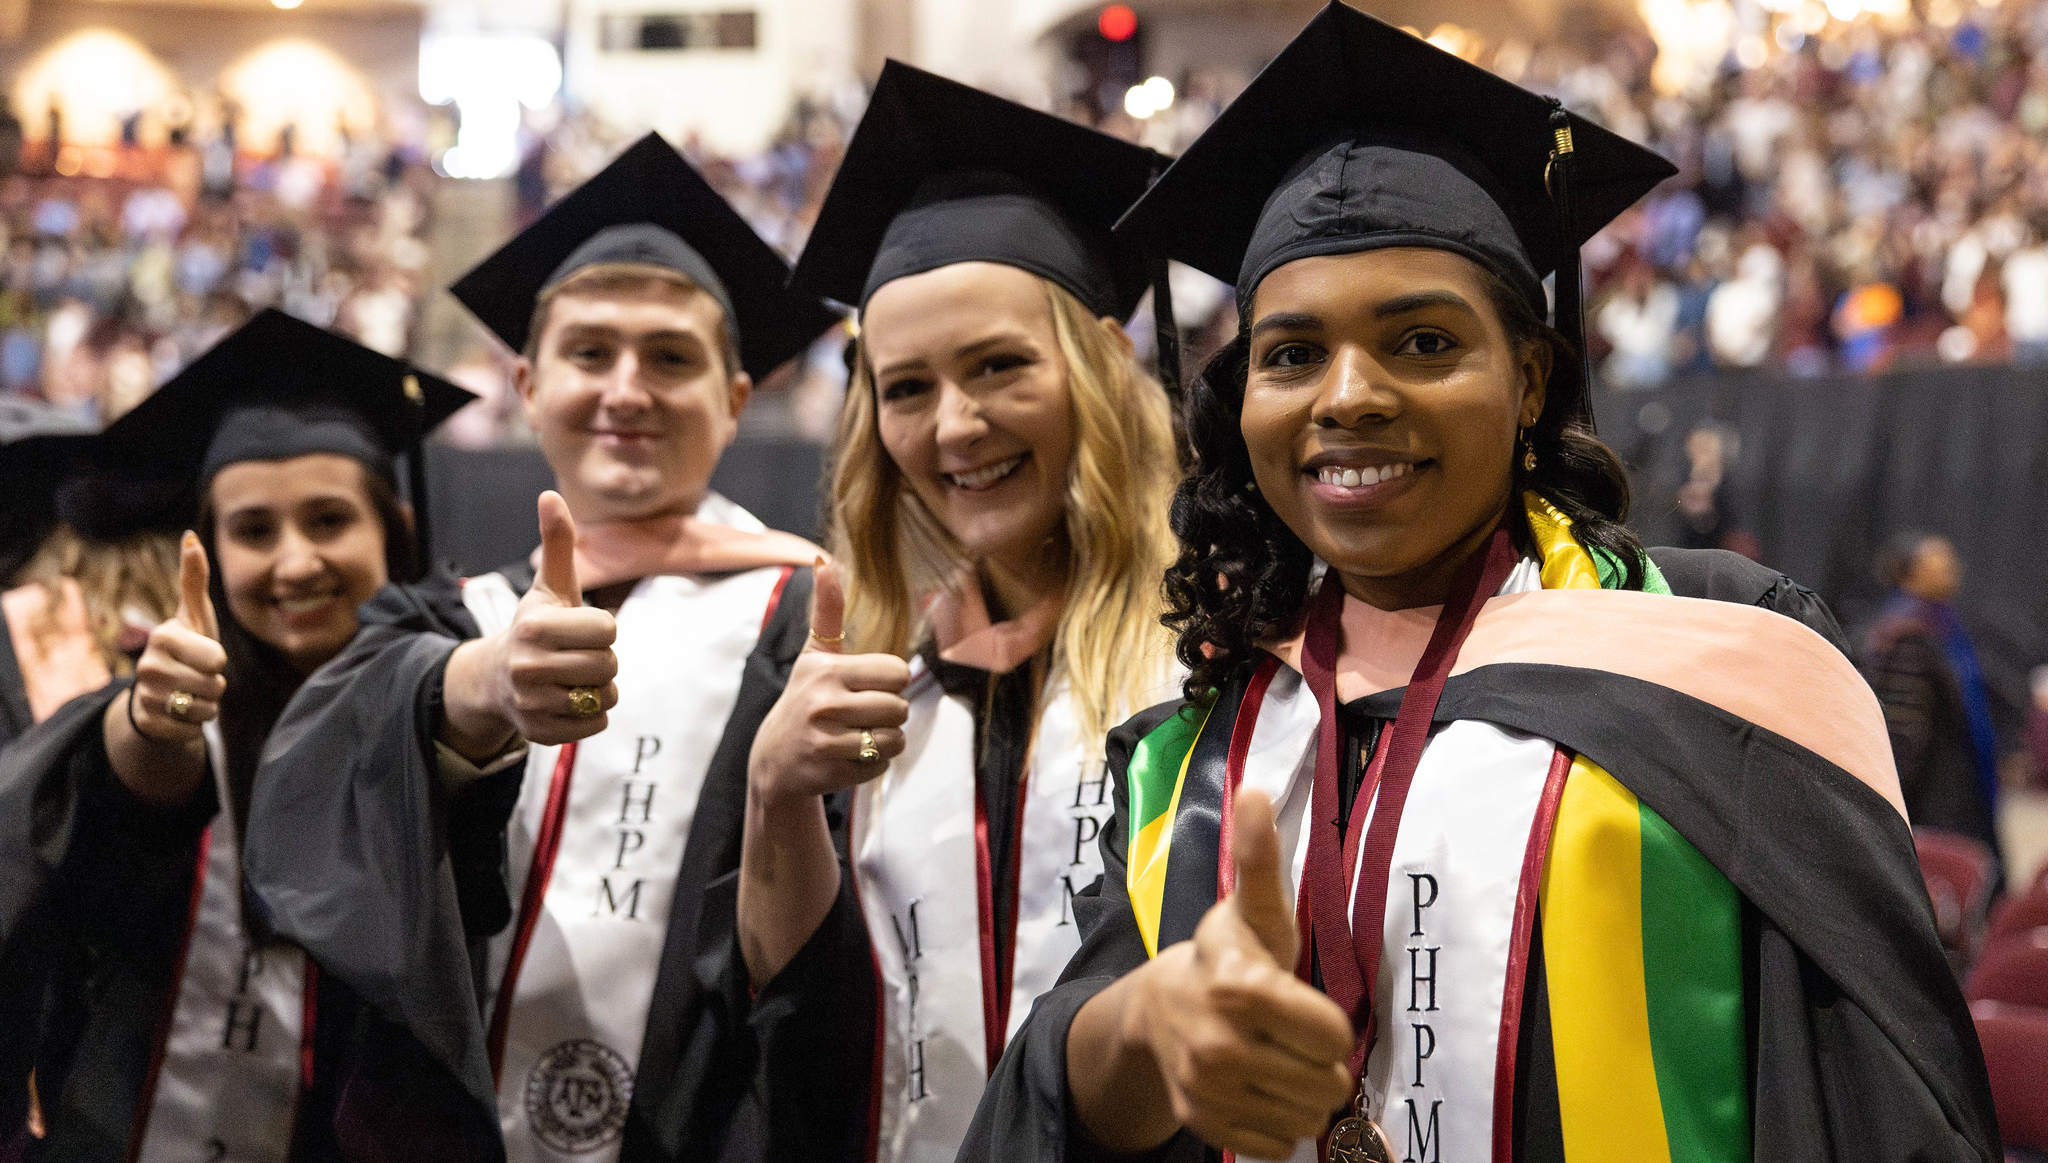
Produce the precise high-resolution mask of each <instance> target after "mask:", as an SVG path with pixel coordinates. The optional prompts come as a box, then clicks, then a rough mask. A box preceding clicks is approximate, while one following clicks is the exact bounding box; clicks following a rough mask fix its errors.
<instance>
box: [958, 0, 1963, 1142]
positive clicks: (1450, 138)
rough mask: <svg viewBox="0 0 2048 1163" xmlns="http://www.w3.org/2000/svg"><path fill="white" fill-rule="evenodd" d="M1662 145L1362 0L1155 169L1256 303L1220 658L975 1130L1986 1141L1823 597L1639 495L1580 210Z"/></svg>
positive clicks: (1243, 381)
mask: <svg viewBox="0 0 2048 1163" xmlns="http://www.w3.org/2000/svg"><path fill="white" fill-rule="evenodd" d="M1368 62H1369V65H1368ZM1671 172H1672V167H1671V166H1669V165H1668V164H1667V163H1665V162H1664V161H1663V160H1662V159H1660V158H1657V157H1655V156H1653V155H1651V154H1649V153H1648V152H1647V151H1644V150H1642V149H1641V148H1640V147H1637V146H1635V145H1632V144H1630V143H1628V142H1627V141H1624V140H1622V139H1621V138H1619V137H1616V136H1614V135H1613V134H1611V133H1608V132H1606V131H1604V130H1601V129H1599V128H1598V127H1595V126H1592V125H1589V124H1586V123H1584V122H1581V121H1579V120H1578V119H1577V118H1574V117H1572V116H1571V115H1569V114H1568V113H1566V112H1565V111H1564V110H1563V109H1562V108H1561V107H1559V106H1557V105H1556V103H1555V102H1550V101H1546V100H1544V99H1543V98H1541V97H1539V96H1537V95H1535V94H1533V93H1529V92H1526V91H1524V90H1521V89H1518V88H1516V87H1515V86H1513V85H1511V84H1509V83H1508V82H1505V81H1503V80H1501V79H1500V78H1498V77H1495V76H1493V75H1492V74H1490V73H1487V72H1485V71H1484V70H1481V69H1479V68H1477V67H1476V66H1473V65H1470V64H1467V63H1465V62H1463V61H1461V60H1459V59H1458V58H1456V57H1454V56H1452V55H1450V54H1448V53H1446V52H1443V51H1441V50H1439V49H1437V48H1434V47H1432V46H1430V45H1429V44H1427V43H1425V42H1423V41H1421V40H1418V39H1416V38H1414V37H1412V36H1409V35H1408V34H1406V33H1404V32H1402V31H1401V30H1399V29H1396V28H1393V27H1390V26H1388V25H1386V24H1384V23H1381V22H1379V21H1377V20H1374V19H1373V18H1371V17H1369V16H1366V15H1364V14H1363V13H1361V12H1359V11H1357V10H1356V9H1355V8H1351V7H1348V6H1346V5H1344V4H1342V3H1334V2H1333V3H1331V4H1330V5H1329V6H1328V7H1327V8H1325V9H1324V10H1323V12H1322V14H1321V15H1319V16H1318V17H1316V18H1315V20H1314V21H1313V22H1312V23H1311V24H1310V25H1309V26H1308V28H1307V29H1306V30H1304V31H1303V33H1302V34H1301V35H1300V36H1299V37H1297V38H1296V39H1295V41H1294V42H1293V43H1292V44H1290V45H1289V46H1288V48H1287V49H1286V50H1284V51H1283V52H1282V53H1281V54H1280V56H1279V57H1277V58H1276V59H1275V60H1274V61H1273V63H1272V64H1271V65H1269V66H1268V67H1267V69H1266V71H1265V72H1264V73H1262V74H1261V75H1260V76H1259V78H1258V80H1256V81H1255V82H1253V83H1252V85H1251V86H1250V87H1248V88H1247V89H1246V90H1245V91H1244V93H1243V94H1242V95H1241V96H1240V97H1239V99H1238V100H1237V102H1236V103H1234V104H1233V105H1232V106H1231V107H1230V108H1229V109H1227V110H1225V111H1224V113H1223V114H1222V115H1221V116H1220V117H1218V118H1217V120H1216V121H1215V122H1214V124H1213V125H1212V126H1211V128H1210V129H1209V130H1208V131H1207V132H1205V133H1204V134H1203V136H1202V137H1201V138H1200V139H1199V140H1197V141H1196V142H1195V143H1194V144H1193V145H1192V146H1190V147H1189V149H1188V151H1187V152H1186V153H1185V154H1184V155H1182V157H1181V159H1180V160H1179V161H1177V162H1175V163H1174V165H1173V167H1172V168H1170V169H1169V170H1168V171H1167V172H1166V173H1165V174H1164V175H1162V176H1161V177H1160V179H1159V181H1158V182H1156V183H1155V184H1153V185H1152V186H1151V187H1150V189H1149V190H1148V191H1147V192H1146V194H1145V195H1144V197H1143V198H1142V199H1140V201H1139V202H1138V204H1137V205H1136V206H1135V207H1133V208H1132V209H1131V211H1130V213H1129V214H1128V215H1127V216H1126V218H1125V220H1124V226H1125V228H1126V229H1127V230H1129V231H1130V232H1131V233H1132V235H1133V236H1135V237H1140V238H1147V239H1152V240H1155V241H1156V243H1157V244H1158V245H1160V246H1161V248H1162V249H1164V250H1165V251H1166V252H1167V253H1168V254H1169V255H1171V256H1172V257H1174V258H1177V259H1180V260H1182V261H1185V262H1190V263H1193V264H1195V265H1197V266H1201V267H1203V269H1205V270H1207V271H1208V272H1209V273H1210V274H1212V275H1216V276H1218V277H1219V278H1224V279H1227V280H1228V281H1230V282H1232V283H1233V285H1234V286H1235V288H1236V292H1237V301H1238V308H1239V317H1240V321H1241V324H1242V331H1243V335H1242V337H1241V338H1240V339H1238V340H1237V341H1236V342H1235V343H1234V344H1233V345H1231V346H1230V347H1229V348H1228V349H1226V351H1225V352H1224V353H1223V354H1222V355H1220V356H1219V357H1217V358H1216V359H1215V360H1214V361H1212V362H1211V364H1210V365H1209V367H1208V368H1207V369H1206V370H1205V372H1204V374H1203V376H1202V377H1201V380H1200V381H1199V383H1198V384H1197V385H1196V386H1195V387H1194V388H1193V389H1192V390H1191V391H1190V393H1189V397H1188V412H1189V416H1188V419H1189V429H1190V437H1191V439H1190V442H1191V444H1192V445H1193V448H1194V453H1195V464H1194V466H1193V467H1192V469H1191V470H1190V473H1189V478H1188V480H1187V481H1186V482H1185V483H1184V484H1183V485H1182V488H1181V490H1180V492H1179V494H1178V495H1177V497H1176V499H1175V506H1174V529H1175V532H1176V533H1177V534H1178V535H1179V537H1180V539H1181V552H1180V557H1179V559H1178V560H1177V561H1176V563H1175V565H1174V567H1173V569H1172V571H1171V573H1170V575H1169V583H1168V585H1169V609H1170V613H1169V615H1168V621H1169V623H1170V624H1172V625H1173V626H1174V628H1175V629H1177V630H1178V631H1179V633H1180V643H1179V651H1180V657H1181V658H1182V660H1183V661H1185V662H1186V663H1188V665H1189V667H1190V674H1189V678H1188V681H1187V684H1186V687H1185V689H1184V692H1183V694H1184V697H1183V698H1182V699H1181V700H1180V701H1179V702H1178V703H1176V704H1170V705H1167V706H1162V707H1155V708H1153V709H1152V710H1150V711H1147V712H1145V713H1143V714H1140V715H1138V716H1136V717H1135V718H1133V719H1132V720H1131V721H1129V722H1128V723H1126V724H1125V725H1124V726H1122V727H1120V728H1118V729H1117V731H1116V732H1115V733H1114V734H1113V735H1112V737H1111V740H1110V743H1109V747H1108V754H1109V767H1110V776H1111V780H1112V782H1113V784H1114V786H1115V795H1114V798H1115V803H1116V805H1117V816H1116V818H1115V819H1113V820H1112V821H1111V822H1110V823H1109V824H1107V825H1106V826H1104V827H1103V829H1102V837H1103V840H1104V843H1103V845H1102V854H1101V859H1102V863H1103V875H1102V878H1101V879H1100V880H1099V881H1098V882H1097V884H1096V887H1095V888H1094V889H1092V890H1090V892H1089V893H1088V894H1086V896H1085V897H1084V898H1083V899H1082V900H1077V901H1076V913H1077V915H1081V916H1085V917H1088V918H1089V922H1088V923H1089V924H1090V925H1091V927H1090V928H1089V931H1088V935H1087V939H1086V941H1085V943H1084V944H1083V945H1082V947H1081V950H1080V952H1078V953H1077V954H1076V955H1075V957H1074V959H1073V960H1072V961H1071V962H1070V963H1069V964H1068V965H1067V966H1066V968H1065V969H1064V970H1063V971H1062V975H1061V978H1060V982H1061V984H1059V985H1058V986H1056V987H1055V988H1054V989H1053V990H1051V991H1050V992H1048V993H1047V994H1046V995H1045V996H1043V997H1042V998H1040V999H1039V1001H1038V1004H1037V1006H1036V1007H1035V1009H1034V1011H1033V1013H1032V1016H1031V1018H1030V1020H1029V1021H1028V1022H1027V1023H1026V1024H1025V1026H1024V1028H1023V1029H1022V1030H1021V1031H1018V1032H1017V1033H1016V1034H1015V1035H1014V1036H1013V1039H1012V1041H1011V1044H1010V1047H1009V1051H1008V1052H1007V1053H1006V1054H1005V1055H1004V1056H1003V1058H1002V1060H1001V1061H1000V1062H999V1063H998V1064H997V1065H996V1068H995V1071H994V1073H993V1075H992V1077H991V1079H990V1081H989V1084H988V1088H987V1090H986V1092H985V1093H984V1096H983V1099H982V1103H981V1106H980V1109H979V1110H978V1111H977V1113H976V1116H975V1122H974V1125H973V1127H972V1129H971V1130H970V1132H969V1134H968V1136H967V1140H966V1142H965V1144H964V1145H963V1146H962V1148H961V1150H960V1152H959V1154H958V1158H959V1159H961V1160H991V1161H992V1160H998V1159H1000V1160H1003V1161H1005V1163H1010V1161H1014V1160H1052V1159H1061V1158H1073V1157H1075V1156H1076V1155H1081V1156H1092V1155H1094V1154H1095V1153H1097V1152H1101V1153H1104V1154H1112V1155H1119V1156H1143V1157H1145V1158H1150V1159H1163V1160H1172V1161H1175V1163H1193V1161H1195V1160H1211V1159H1216V1158H1217V1157H1218V1156H1219V1155H1221V1154H1223V1153H1225V1152H1234V1153H1236V1154H1237V1156H1238V1157H1239V1158H1257V1159H1270V1160H1280V1159H1287V1160H1293V1161H1299V1163H1308V1161H1309V1160H1316V1159H1327V1160H1330V1161H1332V1163H1339V1161H1341V1163H1360V1161H1386V1160H1391V1159H1411V1160H1412V1159H1430V1160H1436V1159H1458V1160H1482V1159H1489V1158H1490V1159H1496V1160H1500V1159H1515V1160H1522V1161H1527V1163H1537V1161H1563V1160H1575V1161H1581V1163H1583V1161H1584V1160H1587V1159H1630V1160H1672V1159H1687V1160H1713V1161H1716V1163H1746V1161H1748V1160H1750V1159H1752V1158H1753V1157H1756V1155H1757V1152H1758V1151H1759V1150H1761V1149H1762V1148H1761V1147H1760V1146H1759V1145H1761V1144H1769V1145H1770V1146H1769V1148H1768V1150H1769V1152H1770V1154H1771V1155H1772V1156H1773V1157H1784V1158H1794V1157H1796V1158H1802V1159H1805V1158H1812V1159H1847V1158H1856V1159H1890V1160H1900V1161H1903V1160H1907V1159H1923V1158H1925V1159H1932V1158H1941V1159H1958V1160H1960V1159H1976V1160H1983V1161H1986V1163H1989V1161H1990V1160H1993V1159H1995V1158H1996V1157H1997V1133H1996V1130H1995V1126H1994V1123H1993V1119H1992V1113H1991V1108H1990V1101H1989V1088H1988V1086H1987V1084H1986V1082H1985V1078H1984V1070H1983V1065H1982V1062H1981V1060H1980V1059H1979V1058H1978V1056H1977V1052H1976V1044H1975V1040H1974V1037H1973V1035H1972V1027H1971V1024H1970V1018H1969V1013H1968V1011H1967V1009H1966V1008H1965V1007H1964V1005H1963V1002H1962V998H1961V995H1960V992H1959V990H1958V989H1957V986H1956V982H1955V980H1954V977H1953V976H1952V975H1951V974H1950V973H1949V971H1948V969H1947V966H1946V962H1945V959H1944V957H1943V955H1942V952H1941V948H1940V944H1939V942H1938V941H1937V940H1936V938H1935V934H1934V928H1933V923H1932V917H1931V915H1930V914H1929V911H1928V909H1927V906H1926V903H1925V896H1926V894H1925V889H1924V887H1923V886H1922V884H1921V881H1920V875H1919V871H1918V868H1917V865H1916V864H1915V862H1914V860H1913V848H1912V842H1911V837H1910V835H1909V833H1908V831H1907V828H1906V821H1905V820H1904V819H1903V817H1902V816H1901V814H1900V812H1899V810H1898V805H1899V804H1900V802H1901V798H1900V795H1899V787H1898V781H1897V777H1896V774H1895V773H1894V772H1893V770H1892V769H1891V766H1890V764H1889V762H1888V761H1887V760H1886V759H1885V756H1886V755H1887V753H1888V747H1887V740H1886V735H1885V730H1884V718H1883V715H1882V713H1881V711H1880V710H1879V708H1878V707H1877V706H1876V701H1875V700H1874V699H1873V698H1872V696H1871V693H1870V690H1869V688H1868V687H1867V686H1866V685H1865V684H1864V683H1863V682H1862V681H1861V679H1860V678H1859V677H1858V675H1857V674H1856V672H1855V670H1854V668H1853V667H1852V666H1850V665H1849V663H1848V660H1847V659H1846V658H1844V657H1843V655H1842V653H1841V650H1840V640H1839V632H1838V631H1836V630H1835V628H1834V624H1833V621H1832V619H1831V618H1829V617H1827V616H1826V615H1825V611H1824V610H1821V609H1819V608H1818V607H1817V605H1815V604H1814V603H1812V602H1810V601H1806V600H1803V599H1801V598H1799V597H1798V596H1797V589H1796V587H1794V586H1793V585H1792V584H1791V583H1790V582H1789V581H1787V580H1786V579H1784V578H1782V577H1780V576H1778V575H1776V574H1774V573H1772V572H1771V571H1769V570H1766V569H1763V568H1761V567H1759V566H1757V565H1756V564H1755V563H1752V562H1749V561H1746V560H1744V559H1740V558H1736V557H1734V555H1732V554H1726V553H1719V554H1715V553H1700V554H1673V553H1672V552H1671V551H1666V550H1650V551H1645V550H1643V549H1642V548H1641V547H1640V546H1639V545H1637V543H1636V541H1635V539H1634V538H1633V537H1632V536H1631V535H1630V534H1629V533H1628V531H1627V530H1626V528H1625V527H1623V526H1622V525H1621V524H1620V521H1621V518H1622V517H1623V516H1624V515H1625V513H1626V509H1627V503H1628V493H1627V488H1626V485H1625V483H1624V481H1625V478H1624V477H1623V475H1622V472H1621V468H1620V466H1619V464H1618V463H1617V462H1616V459H1615V457H1614V454H1613V453H1612V452H1610V451H1608V450H1607V449H1606V448H1605V447H1604V446H1603V445H1601V444H1600V443H1599V442H1598V440H1597V439H1596V438H1595V437H1594V435H1593V431H1592V416H1591V411H1590V407H1589V404H1588V400H1587V395H1586V384H1585V381H1584V379H1583V377H1582V375H1581V374H1580V368H1581V366H1582V365H1581V363H1580V361H1579V359H1578V358H1577V348H1576V341H1577V340H1578V339H1579V338H1580V337H1579V336H1578V335H1577V334H1576V331H1577V330H1578V329H1579V328H1580V327H1581V321H1580V320H1579V318H1578V317H1577V311H1576V309H1575V293H1574V292H1575V288H1576V283H1577V264H1578V248H1579V246H1580V245H1581V244H1582V243H1583V241H1584V240H1585V238H1586V237H1587V236H1588V235H1589V234H1590V233H1591V232H1592V231H1594V230H1596V229H1598V228H1600V227H1601V226H1602V225H1603V224H1604V223H1605V222H1606V221H1608V220H1609V219H1610V218H1611V217H1612V216H1613V215H1616V214H1619V213H1620V212H1621V211H1623V210H1624V209H1625V208H1627V207H1628V206H1629V205H1630V204H1631V203H1632V202H1634V201H1635V200H1636V199H1637V198H1639V197H1641V196H1642V195H1644V194H1645V193H1647V192H1648V191H1649V189H1650V188H1651V187H1653V186H1654V185H1656V184H1657V183H1658V182H1659V181H1661V180H1662V179H1663V178H1665V177H1667V176H1668V175H1669V174H1670V173H1671ZM1553 271H1554V272H1555V274H1556V288H1557V294H1556V304H1557V310H1556V328H1557V329H1555V330H1554V329H1553V328H1552V327H1551V326H1548V325H1545V324H1544V323H1542V322H1541V319H1542V317H1543V313H1544V312H1545V311H1546V308H1547V306H1548V303H1547V302H1546V300H1547V299H1548V296H1547V295H1546V293H1545V289H1544V286H1543V281H1544V279H1545V277H1546V276H1547V275H1549V274H1551V273H1552V272H1553ZM1318 564H1320V565H1321V566H1322V567H1323V568H1321V569H1318V568H1317V566H1318ZM1738 603H1739V604H1738ZM1758 606H1761V607H1765V608H1763V609H1757V608H1754V607H1758ZM1785 615H1791V616H1785ZM1795 618H1797V619H1798V620H1795ZM1801 622H1804V623H1806V624H1805V625H1802V624H1801ZM1765 869H1769V870H1770V871H1768V872H1766V871H1765ZM1822 1079H1827V1080H1828V1081H1827V1082H1825V1083H1823V1082H1822V1081H1821V1080H1822ZM1878 1109H1883V1110H1884V1111H1885V1112H1886V1113H1885V1115H1884V1117H1883V1118H1882V1119H1881V1120H1874V1119H1872V1118H1870V1117H1869V1113H1870V1112H1871V1111H1874V1110H1878ZM1880 1123H1881V1125H1880Z"/></svg>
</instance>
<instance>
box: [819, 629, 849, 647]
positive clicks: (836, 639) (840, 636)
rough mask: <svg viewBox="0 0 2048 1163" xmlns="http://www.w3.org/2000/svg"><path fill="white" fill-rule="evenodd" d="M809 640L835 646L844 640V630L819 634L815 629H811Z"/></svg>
mask: <svg viewBox="0 0 2048 1163" xmlns="http://www.w3.org/2000/svg"><path fill="white" fill-rule="evenodd" d="M811 640H812V641H814V642H822V643H824V644H825V645H827V646H837V645H839V644H840V643H841V642H844V641H846V632H845V631H844V630H842V631H840V632H839V633H837V634H831V635H826V634H820V633H818V632H817V631H816V630H813V631H811Z"/></svg>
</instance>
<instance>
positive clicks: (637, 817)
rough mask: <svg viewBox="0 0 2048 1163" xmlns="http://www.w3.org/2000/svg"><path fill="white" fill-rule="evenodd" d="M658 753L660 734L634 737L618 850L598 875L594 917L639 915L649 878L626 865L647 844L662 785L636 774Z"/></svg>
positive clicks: (636, 917) (623, 788) (631, 918)
mask: <svg viewBox="0 0 2048 1163" xmlns="http://www.w3.org/2000/svg"><path fill="white" fill-rule="evenodd" d="M659 754H661V737H660V736H658V735H641V736H638V737H637V738H635V739H634V740H633V770H632V772H631V774H629V775H628V776H627V777H626V778H625V779H624V780H622V781H621V783H620V788H621V790H620V795H619V820H618V831H619V842H618V850H617V853H618V854H617V856H616V857H615V858H614V859H613V861H612V867H611V869H610V871H608V872H606V873H604V874H602V875H601V876H599V878H598V884H597V903H596V905H595V906H594V907H593V908H592V909H591V912H590V915H591V916H593V917H601V916H607V915H609V916H613V917H618V918H622V919H624V920H628V921H637V920H639V919H640V889H641V887H642V886H643V885H645V884H646V883H647V882H646V879H645V878H644V877H640V876H636V875H634V871H635V870H633V869H629V868H627V863H628V862H629V861H631V860H633V858H634V856H635V854H637V853H638V852H639V851H640V850H641V849H642V848H645V847H646V846H647V832H646V831H645V829H646V828H647V826H648V825H650V824H652V823H654V793H655V792H656V791H657V790H659V787H658V785H657V784H655V782H654V781H653V780H652V779H646V780H642V779H637V778H635V777H637V776H638V775H639V774H640V769H641V767H643V766H644V765H645V764H646V763H647V761H648V760H650V759H652V758H654V757H655V756H657V755H659ZM613 874H617V876H618V879H617V880H616V881H614V880H613V879H612V877H613Z"/></svg>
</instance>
